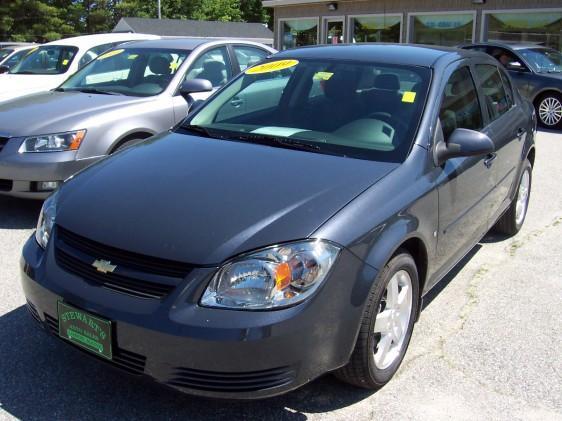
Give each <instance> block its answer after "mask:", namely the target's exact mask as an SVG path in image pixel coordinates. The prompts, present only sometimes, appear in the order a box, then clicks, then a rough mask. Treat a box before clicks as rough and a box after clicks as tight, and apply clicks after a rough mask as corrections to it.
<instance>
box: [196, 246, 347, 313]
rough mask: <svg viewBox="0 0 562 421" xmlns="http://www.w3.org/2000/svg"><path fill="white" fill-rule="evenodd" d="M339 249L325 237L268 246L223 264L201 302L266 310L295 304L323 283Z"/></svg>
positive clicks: (203, 303) (210, 305)
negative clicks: (324, 238)
mask: <svg viewBox="0 0 562 421" xmlns="http://www.w3.org/2000/svg"><path fill="white" fill-rule="evenodd" d="M339 251H340V249H339V247H337V246H335V245H334V244H332V243H329V242H326V241H322V240H311V241H303V242H298V243H290V244H284V245H280V246H276V247H270V248H266V249H263V250H260V251H257V252H255V253H251V254H248V255H244V256H241V257H238V258H235V259H233V260H231V261H230V262H228V263H226V264H225V265H223V266H222V267H221V268H220V269H219V271H218V272H217V273H216V274H215V276H214V277H213V279H212V280H211V282H210V283H209V286H208V287H207V290H206V291H205V293H204V294H203V297H202V298H201V305H203V306H207V307H222V308H233V309H248V310H263V309H272V308H276V307H285V306H289V305H293V304H296V303H299V302H301V301H303V300H305V299H306V298H307V297H310V296H311V295H312V294H313V293H314V291H316V290H317V289H318V287H319V286H320V285H321V284H322V282H323V281H324V279H326V275H327V274H328V272H329V270H330V268H331V267H332V265H333V264H334V262H335V260H336V257H337V256H338V253H339Z"/></svg>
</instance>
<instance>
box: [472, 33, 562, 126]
mask: <svg viewBox="0 0 562 421" xmlns="http://www.w3.org/2000/svg"><path fill="white" fill-rule="evenodd" d="M462 48H465V49H469V50H476V51H482V52H484V53H487V54H490V55H491V56H493V57H494V58H496V59H497V60H498V61H500V62H501V63H502V64H503V65H504V67H505V68H506V69H507V71H508V72H509V74H510V76H511V79H512V80H513V82H514V83H515V86H516V87H517V88H518V89H519V92H521V94H522V95H523V96H524V97H526V98H528V99H529V100H530V101H531V102H532V103H533V105H534V106H535V110H536V113H537V116H538V120H539V123H540V125H541V126H543V127H546V128H551V129H562V54H560V52H559V51H556V50H554V49H552V48H548V47H543V46H540V45H536V44H519V43H517V44H516V43H513V44H511V43H507V44H499V43H491V42H490V43H480V44H470V45H465V46H462Z"/></svg>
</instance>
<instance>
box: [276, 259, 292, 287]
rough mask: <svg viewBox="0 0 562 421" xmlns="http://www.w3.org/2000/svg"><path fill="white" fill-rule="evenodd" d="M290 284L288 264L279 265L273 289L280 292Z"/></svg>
mask: <svg viewBox="0 0 562 421" xmlns="http://www.w3.org/2000/svg"><path fill="white" fill-rule="evenodd" d="M290 283H291V268H290V266H289V264H288V263H281V264H280V265H279V266H277V270H276V271H275V288H277V290H279V291H282V290H284V289H285V288H287V287H288V286H289V284H290Z"/></svg>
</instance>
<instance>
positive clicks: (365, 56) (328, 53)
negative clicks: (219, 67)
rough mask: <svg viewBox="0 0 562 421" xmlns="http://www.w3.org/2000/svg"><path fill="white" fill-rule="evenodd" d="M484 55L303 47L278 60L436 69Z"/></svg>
mask: <svg viewBox="0 0 562 421" xmlns="http://www.w3.org/2000/svg"><path fill="white" fill-rule="evenodd" d="M481 54H483V53H476V52H473V51H469V50H461V49H459V48H452V47H438V46H434V45H421V44H386V43H361V44H338V45H322V46H309V47H301V48H295V49H291V50H285V51H283V52H280V53H277V54H275V56H274V57H275V58H284V57H287V58H289V57H290V58H295V59H299V58H302V59H305V58H318V59H340V60H360V61H372V62H377V63H388V64H405V65H411V66H423V67H433V66H434V65H435V63H436V62H437V61H438V60H442V59H447V58H448V59H449V60H450V61H456V60H459V59H461V58H465V57H474V56H476V55H481Z"/></svg>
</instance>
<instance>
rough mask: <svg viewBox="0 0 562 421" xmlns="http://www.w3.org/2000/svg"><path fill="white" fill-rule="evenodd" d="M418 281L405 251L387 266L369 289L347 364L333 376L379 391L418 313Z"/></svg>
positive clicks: (394, 368) (399, 359)
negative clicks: (358, 330)
mask: <svg viewBox="0 0 562 421" xmlns="http://www.w3.org/2000/svg"><path fill="white" fill-rule="evenodd" d="M418 297H419V280H418V271H417V268H416V264H415V262H414V259H413V258H412V256H411V255H410V254H408V253H407V252H406V251H403V250H399V252H398V253H397V254H396V255H395V256H394V257H393V258H392V259H391V260H390V261H389V262H388V264H387V265H386V266H385V267H384V270H383V271H382V272H381V273H380V275H379V279H378V280H377V282H376V284H375V285H374V287H373V288H372V290H371V292H370V294H369V297H368V301H367V306H366V308H365V312H364V315H363V318H362V321H361V328H360V332H359V337H358V338H357V343H356V344H355V349H354V350H353V353H352V355H351V358H350V360H349V363H348V364H347V365H346V366H344V367H342V368H340V369H339V370H337V371H336V372H335V375H336V376H337V377H338V378H339V379H340V380H343V381H345V382H347V383H350V384H353V385H355V386H359V387H364V388H367V389H379V388H381V387H382V386H384V385H385V384H386V383H387V382H388V381H389V380H390V379H391V378H392V376H394V374H395V373H396V371H397V370H398V367H400V363H401V362H402V359H403V358H404V354H405V353H406V349H407V348H408V344H409V342H410V338H411V336H412V331H413V328H414V322H415V318H416V317H415V315H416V314H417V311H418V303H419V300H418Z"/></svg>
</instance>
